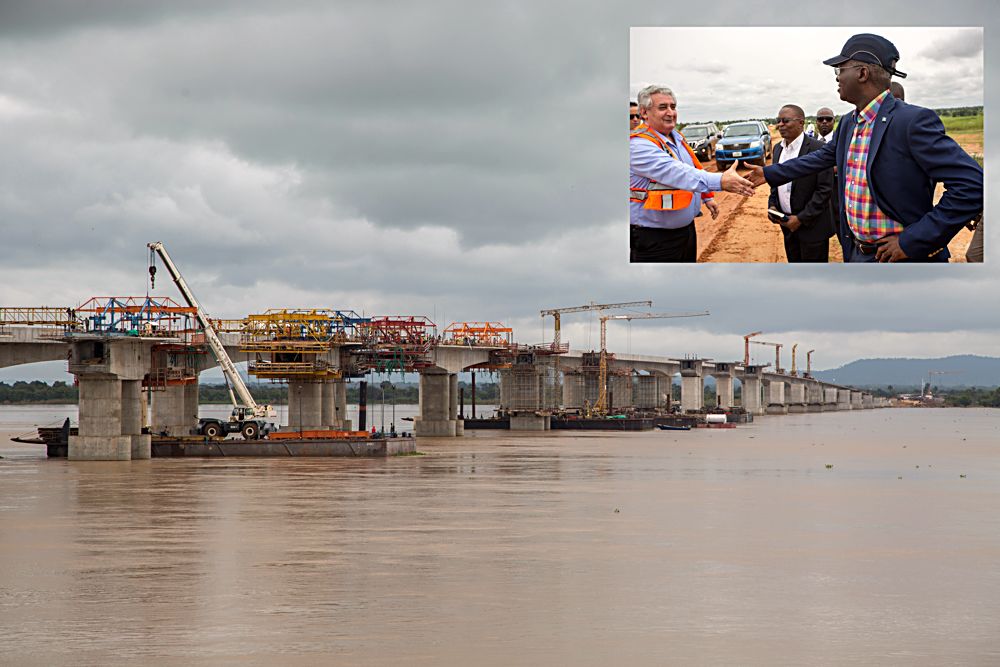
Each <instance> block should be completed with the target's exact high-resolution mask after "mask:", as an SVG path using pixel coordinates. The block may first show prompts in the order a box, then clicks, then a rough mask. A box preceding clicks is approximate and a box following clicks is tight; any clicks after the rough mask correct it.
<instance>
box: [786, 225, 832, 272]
mask: <svg viewBox="0 0 1000 667" xmlns="http://www.w3.org/2000/svg"><path fill="white" fill-rule="evenodd" d="M781 231H782V232H784V236H785V257H786V258H788V263H789V264H796V263H799V262H829V261H830V243H829V241H803V240H802V239H801V238H800V237H799V235H798V234H796V233H795V232H790V231H788V230H787V229H782V230H781Z"/></svg>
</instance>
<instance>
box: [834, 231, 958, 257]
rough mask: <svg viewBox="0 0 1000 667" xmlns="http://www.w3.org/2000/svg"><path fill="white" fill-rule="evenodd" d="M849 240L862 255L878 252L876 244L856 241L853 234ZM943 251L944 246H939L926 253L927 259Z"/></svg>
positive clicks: (856, 238)
mask: <svg viewBox="0 0 1000 667" xmlns="http://www.w3.org/2000/svg"><path fill="white" fill-rule="evenodd" d="M851 240H852V241H854V247H855V248H856V249H857V251H858V252H860V253H861V254H862V255H873V254H875V251H876V250H878V247H879V244H878V243H868V242H867V241H860V240H858V237H856V236H854V234H851ZM943 250H944V246H941V247H940V248H938V249H937V250H935V251H934V252H930V253H927V257H928V258H930V257H933V256H934V255H936V254H938V253H939V252H941V251H943Z"/></svg>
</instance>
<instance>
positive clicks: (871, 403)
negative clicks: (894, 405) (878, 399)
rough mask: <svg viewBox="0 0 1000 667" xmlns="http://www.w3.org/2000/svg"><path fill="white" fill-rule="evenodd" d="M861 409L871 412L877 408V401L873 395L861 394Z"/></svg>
mask: <svg viewBox="0 0 1000 667" xmlns="http://www.w3.org/2000/svg"><path fill="white" fill-rule="evenodd" d="M861 407H862V408H863V409H865V410H870V409H872V408H874V407H875V400H874V397H873V396H872V395H871V394H868V393H863V394H861Z"/></svg>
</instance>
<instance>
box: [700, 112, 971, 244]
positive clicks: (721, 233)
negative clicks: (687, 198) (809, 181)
mask: <svg viewBox="0 0 1000 667" xmlns="http://www.w3.org/2000/svg"><path fill="white" fill-rule="evenodd" d="M772 133H773V136H774V139H775V143H777V142H778V141H780V140H781V138H780V137H779V136H778V135H777V133H776V132H774V131H773V130H772ZM955 139H956V140H957V141H958V142H959V143H960V144H961V145H962V147H963V148H965V149H966V150H967V151H969V152H970V153H971V152H975V151H976V150H978V152H979V153H982V140H981V139H980V140H979V144H978V148H977V145H975V141H974V137H972V136H970V137H968V139H969V141H968V142H966V141H963V140H962V139H963V136H962V135H958V136H956V137H955ZM705 168H706V169H707V170H708V171H716V169H715V163H714V162H712V163H710V164H708V165H706V167H705ZM747 171H748V170H746V169H742V168H740V169H739V172H740V173H741V174H746V172H747ZM943 191H944V188H943V186H941V185H938V188H937V194H936V196H935V201H937V199H939V198H940V197H941V193H942V192H943ZM769 193H770V190H769V188H768V187H767V186H762V187H760V188H757V192H756V193H755V194H754V196H752V197H745V198H744V197H741V196H739V195H735V194H731V193H729V192H717V193H716V194H715V201H716V203H718V205H719V217H718V219H716V220H712V218H711V216H710V215H708V212H707V211H705V212H704V215H702V216H701V217H700V218H697V219H696V220H695V225H696V227H697V230H698V261H699V262H779V263H783V262H785V261H786V259H785V246H784V244H783V242H782V236H781V228H780V227H778V225H775V224H773V223H772V222H771V221H769V220H768V219H767V198H768V195H769ZM971 240H972V232H971V231H969V230H968V229H963V230H962V231H961V232H959V234H958V235H957V236H956V237H955V238H954V239H952V241H951V243H949V244H948V250H949V251H950V252H951V261H952V262H965V251H966V249H967V248H968V247H969V242H970V241H971ZM830 261H831V262H843V261H844V257H843V254H842V253H841V249H840V243H839V242H838V241H837V237H836V236H834V237H833V238H832V239H830Z"/></svg>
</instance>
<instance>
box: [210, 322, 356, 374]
mask: <svg viewBox="0 0 1000 667" xmlns="http://www.w3.org/2000/svg"><path fill="white" fill-rule="evenodd" d="M236 322H237V321H222V324H223V326H226V327H234V326H235V324H236ZM240 322H242V325H241V331H240V352H243V353H245V354H248V355H251V354H252V355H254V359H252V360H250V361H249V363H248V366H247V372H248V373H249V374H250V375H253V376H255V377H257V378H259V379H265V380H270V381H272V382H322V381H324V380H331V379H338V378H340V377H343V371H342V363H341V355H340V354H339V348H341V347H344V346H352V345H353V346H357V347H360V346H361V345H362V337H361V331H362V328H363V326H364V325H365V324H366V322H367V319H366V318H363V317H361V316H359V315H358V314H357V313H355V312H354V311H344V310H334V309H315V308H314V309H308V310H306V309H301V310H289V309H271V310H268V311H266V312H264V313H259V314H251V315H248V316H247V317H246V318H244V319H243V320H242V321H240Z"/></svg>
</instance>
